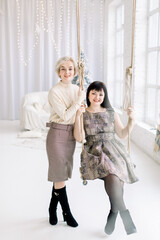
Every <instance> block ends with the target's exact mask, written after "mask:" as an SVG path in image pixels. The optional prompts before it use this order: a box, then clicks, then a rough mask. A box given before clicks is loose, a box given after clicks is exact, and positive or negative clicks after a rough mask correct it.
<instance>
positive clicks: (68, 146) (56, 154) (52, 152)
mask: <svg viewBox="0 0 160 240" xmlns="http://www.w3.org/2000/svg"><path fill="white" fill-rule="evenodd" d="M49 124H50V129H49V131H48V135H47V140H46V150H47V155H48V162H49V168H48V181H51V182H63V181H66V180H68V178H71V177H72V169H73V154H74V150H75V144H76V142H75V139H74V137H73V126H74V125H73V124H68V125H64V124H58V123H53V122H52V123H49Z"/></svg>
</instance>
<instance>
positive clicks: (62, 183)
mask: <svg viewBox="0 0 160 240" xmlns="http://www.w3.org/2000/svg"><path fill="white" fill-rule="evenodd" d="M63 187H65V182H55V183H54V188H55V189H60V188H63Z"/></svg>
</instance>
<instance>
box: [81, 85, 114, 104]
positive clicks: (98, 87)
mask: <svg viewBox="0 0 160 240" xmlns="http://www.w3.org/2000/svg"><path fill="white" fill-rule="evenodd" d="M102 89H103V91H104V94H105V95H104V100H103V102H102V103H101V106H102V107H104V108H112V106H111V104H110V101H109V99H108V92H107V88H106V86H105V84H104V83H103V82H100V81H95V82H92V83H91V84H90V85H89V87H88V88H87V94H86V101H87V105H88V107H89V106H90V104H91V103H90V101H89V93H90V91H91V90H96V91H98V92H99V91H101V90H102Z"/></svg>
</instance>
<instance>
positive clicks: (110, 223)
mask: <svg viewBox="0 0 160 240" xmlns="http://www.w3.org/2000/svg"><path fill="white" fill-rule="evenodd" d="M117 215H118V212H115V213H114V212H112V210H110V212H109V215H108V217H107V223H106V226H105V229H104V231H105V233H106V234H108V235H111V234H112V232H113V231H114V228H115V223H116V218H117Z"/></svg>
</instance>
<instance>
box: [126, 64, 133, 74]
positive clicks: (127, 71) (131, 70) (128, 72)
mask: <svg viewBox="0 0 160 240" xmlns="http://www.w3.org/2000/svg"><path fill="white" fill-rule="evenodd" d="M126 73H127V74H128V75H130V76H131V75H132V73H133V68H132V67H131V66H130V67H128V68H126Z"/></svg>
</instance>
